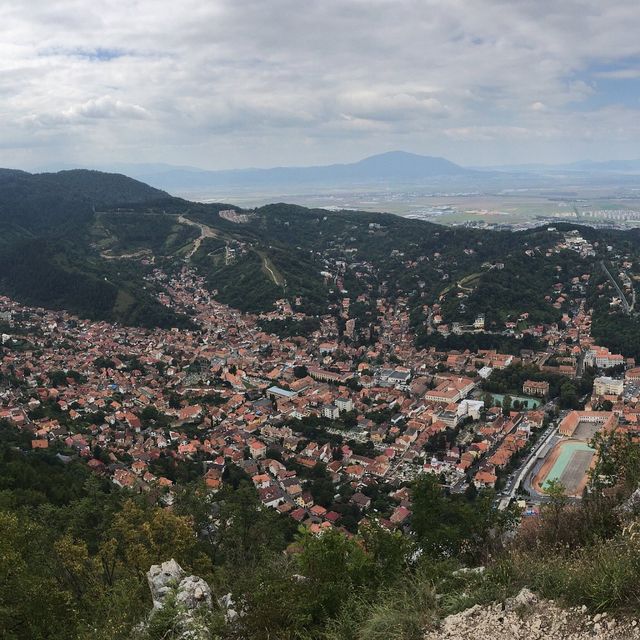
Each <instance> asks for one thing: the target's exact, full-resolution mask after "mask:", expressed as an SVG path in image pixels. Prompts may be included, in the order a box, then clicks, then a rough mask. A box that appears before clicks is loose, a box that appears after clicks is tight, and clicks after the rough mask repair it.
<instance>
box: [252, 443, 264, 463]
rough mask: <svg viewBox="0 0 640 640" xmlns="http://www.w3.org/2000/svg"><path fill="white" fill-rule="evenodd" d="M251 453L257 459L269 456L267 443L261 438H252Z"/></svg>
mask: <svg viewBox="0 0 640 640" xmlns="http://www.w3.org/2000/svg"><path fill="white" fill-rule="evenodd" d="M249 454H250V455H251V457H252V458H254V459H255V460H257V459H259V458H265V457H266V456H267V445H266V444H264V442H260V441H259V440H252V441H251V442H250V443H249Z"/></svg>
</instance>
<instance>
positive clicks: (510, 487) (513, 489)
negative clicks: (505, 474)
mask: <svg viewBox="0 0 640 640" xmlns="http://www.w3.org/2000/svg"><path fill="white" fill-rule="evenodd" d="M557 430H558V427H557V426H555V425H551V426H549V427H547V429H546V431H545V432H544V434H543V435H542V438H541V440H540V442H538V444H537V446H536V447H535V448H534V449H533V450H532V451H531V453H530V454H529V457H528V458H527V459H526V460H525V461H524V462H523V464H522V465H521V466H520V468H519V469H517V470H516V471H514V472H513V473H512V474H511V475H510V476H509V479H508V480H507V484H506V485H505V491H507V494H506V495H505V496H503V497H502V498H501V499H500V502H499V503H498V509H499V510H500V511H504V510H505V509H506V508H507V507H508V506H509V504H510V503H511V501H512V500H513V499H514V498H515V495H516V493H517V491H518V488H519V487H520V484H521V483H522V481H523V480H524V479H525V478H526V477H527V474H528V473H529V472H530V471H531V469H532V468H533V465H534V464H535V463H536V460H537V459H538V454H539V453H540V451H542V450H543V448H544V447H546V446H547V444H549V442H551V440H552V439H553V437H554V436H555V435H556V433H557Z"/></svg>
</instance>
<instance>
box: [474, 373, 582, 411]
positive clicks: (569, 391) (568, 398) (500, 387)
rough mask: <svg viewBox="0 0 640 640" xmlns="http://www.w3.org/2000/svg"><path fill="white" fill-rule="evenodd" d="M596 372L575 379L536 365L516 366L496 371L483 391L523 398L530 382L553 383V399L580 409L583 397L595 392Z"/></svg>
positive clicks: (563, 404) (550, 389) (551, 396)
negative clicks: (594, 380)
mask: <svg viewBox="0 0 640 640" xmlns="http://www.w3.org/2000/svg"><path fill="white" fill-rule="evenodd" d="M594 375H595V374H594V372H593V371H592V370H590V369H586V370H585V371H584V372H583V375H582V377H581V378H576V379H571V378H568V377H567V376H561V375H558V374H555V373H547V372H544V371H540V369H538V367H535V366H532V365H522V364H512V365H509V366H508V367H505V368H504V369H494V370H493V371H492V373H491V375H490V376H489V378H487V379H486V380H483V381H482V389H483V390H484V391H487V392H490V393H499V394H504V395H510V394H512V395H521V394H522V385H523V384H524V383H525V381H526V380H534V381H536V382H543V381H544V382H548V383H549V397H550V398H558V399H559V401H560V406H561V407H562V408H564V409H577V408H578V407H579V404H580V403H579V400H580V397H581V396H584V395H585V394H590V393H591V391H592V389H593V379H594Z"/></svg>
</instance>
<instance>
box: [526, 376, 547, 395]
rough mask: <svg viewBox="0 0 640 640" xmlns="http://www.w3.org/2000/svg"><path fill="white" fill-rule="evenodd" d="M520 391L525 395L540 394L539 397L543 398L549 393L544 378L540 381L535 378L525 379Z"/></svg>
mask: <svg viewBox="0 0 640 640" xmlns="http://www.w3.org/2000/svg"><path fill="white" fill-rule="evenodd" d="M522 393H524V394H525V395H527V396H540V397H541V398H545V397H546V396H548V395H549V383H548V382H546V381H544V380H541V381H540V382H538V381H536V380H525V382H524V384H523V385H522Z"/></svg>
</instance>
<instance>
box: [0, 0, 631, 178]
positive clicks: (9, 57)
mask: <svg viewBox="0 0 640 640" xmlns="http://www.w3.org/2000/svg"><path fill="white" fill-rule="evenodd" d="M0 20H1V21H2V24H3V27H4V37H3V38H2V43H1V44H0V52H1V53H2V55H1V56H0V91H1V92H2V96H3V113H2V118H1V119H0V139H1V140H2V142H1V144H0V165H2V166H6V167H19V168H25V169H33V168H38V167H43V166H47V165H49V166H51V165H54V164H68V165H76V166H87V165H96V164H104V163H118V162H120V163H125V162H165V163H171V164H182V165H192V166H199V167H203V168H207V169H226V168H234V167H248V166H258V167H270V166H276V165H320V164H328V163H332V162H351V161H354V160H359V159H360V158H362V157H365V156H367V155H371V154H374V153H378V152H380V151H385V150H389V149H406V150H407V151H412V152H415V153H421V154H428V155H435V156H444V157H447V158H449V159H450V160H452V161H454V162H457V163H459V164H462V165H492V164H507V163H531V162H548V163H554V162H570V161H573V160H580V159H584V158H591V159H593V160H608V159H624V158H635V157H638V156H639V155H640V153H638V151H637V149H638V147H639V144H640V118H638V115H639V110H640V103H639V98H640V90H639V85H638V83H639V80H640V39H638V37H637V34H638V32H639V31H640V11H639V10H638V5H637V1H635V0H612V1H610V2H602V1H601V0H564V1H563V2H557V1H554V0H522V1H520V2H510V1H508V0H478V1H477V2H464V1H463V0H440V1H433V0H426V1H425V0H322V2H315V1H313V2H309V3H304V4H302V3H300V2H295V1H293V0H272V1H271V2H261V1H258V0H208V1H206V2H205V1H204V0H183V1H182V2H180V3H175V2H168V1H167V0H138V1H137V2H133V3H132V2H124V0H96V1H95V2H92V3H86V2H82V1H81V0H30V2H28V3H26V2H24V1H23V0H5V1H4V2H3V3H2V4H1V5H0Z"/></svg>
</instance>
